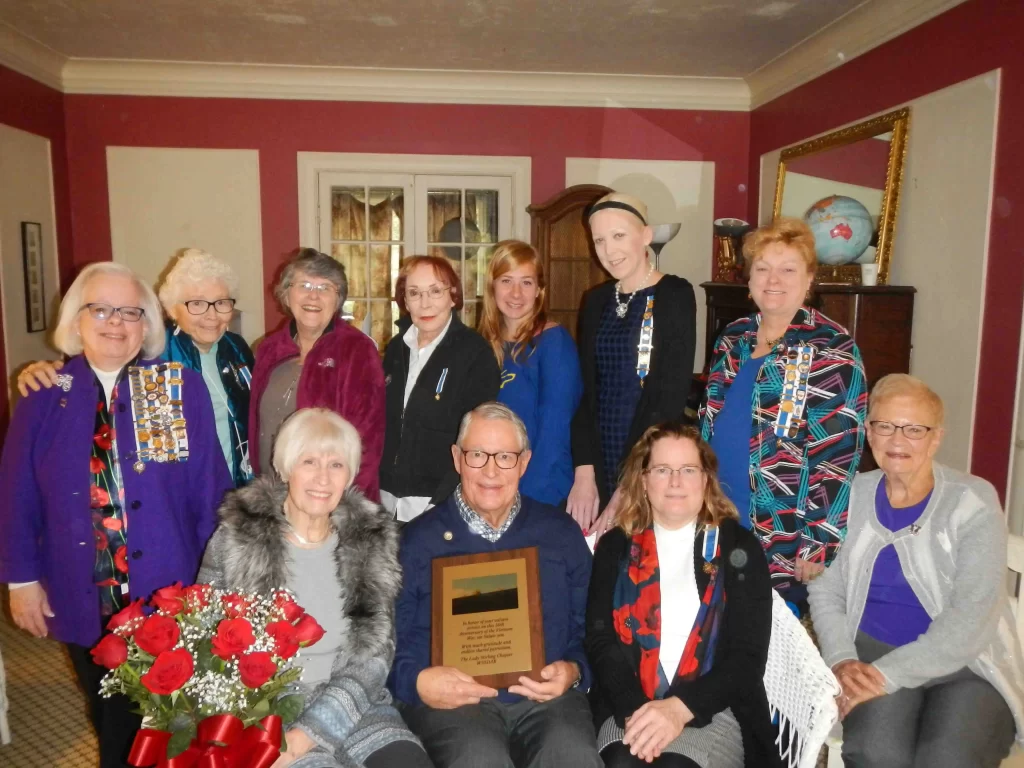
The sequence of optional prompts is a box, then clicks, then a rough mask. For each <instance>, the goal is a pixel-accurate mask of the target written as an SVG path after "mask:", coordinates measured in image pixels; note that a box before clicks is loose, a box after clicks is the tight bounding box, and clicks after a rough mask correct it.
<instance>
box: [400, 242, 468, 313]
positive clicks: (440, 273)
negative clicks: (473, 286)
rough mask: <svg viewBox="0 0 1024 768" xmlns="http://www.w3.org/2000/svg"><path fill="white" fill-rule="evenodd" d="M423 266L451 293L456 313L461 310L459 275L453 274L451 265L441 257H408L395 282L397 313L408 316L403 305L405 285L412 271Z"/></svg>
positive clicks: (406, 308)
mask: <svg viewBox="0 0 1024 768" xmlns="http://www.w3.org/2000/svg"><path fill="white" fill-rule="evenodd" d="M423 264H427V265H429V266H431V267H433V268H434V275H435V276H436V277H437V279H438V280H439V281H440V282H441V283H442V284H443V285H444V286H445V287H446V288H448V289H449V290H450V291H451V294H452V301H453V302H454V303H455V309H456V311H458V310H461V309H462V281H461V280H459V275H458V274H457V273H456V272H455V268H454V267H453V266H452V263H451V262H450V261H448V259H446V258H444V257H443V256H410V257H409V258H407V259H406V260H405V261H403V262H402V267H401V269H399V270H398V279H397V280H396V281H395V301H396V302H397V303H398V311H399V312H401V313H402V314H403V315H407V314H409V308H408V307H407V306H406V305H405V284H406V282H408V280H409V275H410V274H411V273H412V271H413V270H414V269H416V267H419V266H421V265H423Z"/></svg>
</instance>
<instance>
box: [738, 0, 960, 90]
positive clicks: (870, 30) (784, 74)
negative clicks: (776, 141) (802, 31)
mask: <svg viewBox="0 0 1024 768" xmlns="http://www.w3.org/2000/svg"><path fill="white" fill-rule="evenodd" d="M962 2H964V0H868V2H866V3H864V4H863V5H859V6H857V7H856V8H854V9H853V10H852V11H850V12H849V13H847V14H845V15H844V16H842V17H840V18H838V19H836V20H835V21H834V22H832V23H831V24H829V25H828V26H827V27H825V28H824V29H822V30H821V31H820V32H817V33H815V34H814V35H812V36H811V37H809V38H807V39H806V40H803V41H801V42H800V43H797V45H795V46H794V47H793V48H791V49H789V50H788V51H786V52H785V53H783V54H782V55H781V56H778V57H776V58H775V59H773V60H772V61H770V62H768V63H767V64H765V65H764V66H763V67H761V68H760V69H758V70H757V71H755V72H753V73H752V74H750V75H748V76H747V78H746V80H747V83H748V84H749V85H750V97H751V98H750V101H751V109H756V108H757V107H760V106H761V105H763V104H767V103H768V102H769V101H771V100H773V99H776V98H778V97H779V96H782V95H783V94H785V93H788V92H789V91H791V90H793V89H794V88H797V87H799V86H801V85H803V84H804V83H807V82H810V81H811V80H813V79H814V78H816V77H820V76H821V75H823V74H825V73H826V72H829V71H831V70H833V69H835V68H836V67H839V66H841V65H842V64H844V63H845V62H847V61H849V60H850V59H853V58H855V57H857V56H860V55H861V54H863V53H867V52H868V51H870V50H871V49H872V48H876V47H878V46H879V45H882V44H883V43H885V42H888V41H889V40H892V39H893V38H895V37H898V36H899V35H902V34H903V33H904V32H907V31H908V30H910V29H913V28H914V27H916V26H918V25H920V24H923V23H924V22H926V21H928V20H929V19H931V18H934V17H935V16H938V15H939V14H940V13H944V12H945V11H948V10H949V9H950V8H953V7H954V6H957V5H960V3H962Z"/></svg>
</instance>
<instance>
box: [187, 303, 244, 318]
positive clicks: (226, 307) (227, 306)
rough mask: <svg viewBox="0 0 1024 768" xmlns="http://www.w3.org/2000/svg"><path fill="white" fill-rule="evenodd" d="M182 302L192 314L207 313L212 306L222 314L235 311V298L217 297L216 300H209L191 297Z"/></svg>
mask: <svg viewBox="0 0 1024 768" xmlns="http://www.w3.org/2000/svg"><path fill="white" fill-rule="evenodd" d="M182 303H183V304H184V305H185V309H187V310H188V313H189V314H190V315H205V314H206V312H207V310H208V309H209V308H210V307H213V308H214V309H215V310H216V311H217V312H219V313H220V314H222V315H226V314H228V313H229V312H234V311H235V300H234V299H217V300H216V301H207V300H206V299H189V300H188V301H184V302H182Z"/></svg>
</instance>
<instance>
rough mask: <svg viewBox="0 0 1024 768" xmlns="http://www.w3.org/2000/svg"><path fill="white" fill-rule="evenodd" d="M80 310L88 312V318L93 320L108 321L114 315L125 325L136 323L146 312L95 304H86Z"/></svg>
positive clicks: (140, 309) (134, 308)
mask: <svg viewBox="0 0 1024 768" xmlns="http://www.w3.org/2000/svg"><path fill="white" fill-rule="evenodd" d="M82 309H84V310H86V311H88V313H89V317H91V318H92V319H93V320H109V319H110V318H111V317H113V316H114V315H115V314H116V315H117V316H118V317H120V318H121V319H122V320H124V321H125V322H126V323H137V322H139V320H141V319H142V316H143V315H144V314H146V310H144V309H143V308H142V307H112V306H110V305H109V304H99V303H96V302H93V303H91V304H86V305H85V306H84V307H82ZM79 311H81V310H79Z"/></svg>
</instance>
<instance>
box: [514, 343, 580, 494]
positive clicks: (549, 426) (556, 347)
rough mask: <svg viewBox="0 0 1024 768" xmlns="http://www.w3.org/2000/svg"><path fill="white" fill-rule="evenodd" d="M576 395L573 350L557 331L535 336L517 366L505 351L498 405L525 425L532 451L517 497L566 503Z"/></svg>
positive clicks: (576, 370) (577, 363)
mask: <svg viewBox="0 0 1024 768" xmlns="http://www.w3.org/2000/svg"><path fill="white" fill-rule="evenodd" d="M582 395H583V377H582V375H581V374H580V360H579V355H578V354H577V352H576V344H575V343H574V342H573V340H572V336H570V335H569V332H568V331H567V330H565V328H563V327H562V326H560V325H556V326H554V327H553V328H548V329H547V330H546V331H543V332H542V333H541V334H540V335H538V336H536V337H535V338H534V339H533V346H532V347H529V348H527V349H524V350H522V351H521V352H520V353H519V361H518V362H515V361H513V360H512V356H511V355H510V354H509V353H508V349H507V348H506V351H505V361H504V365H503V370H502V372H501V391H500V392H498V400H499V402H502V403H504V404H505V405H507V406H508V407H509V408H511V409H512V410H513V411H515V412H516V415H518V416H519V418H521V419H522V420H523V422H524V423H525V424H526V434H527V435H528V436H529V438H530V448H531V449H532V450H533V458H532V459H531V460H530V466H529V468H528V469H527V470H526V474H525V475H524V476H523V479H522V480H521V481H520V483H519V490H520V492H522V494H523V495H525V496H529V497H530V498H533V499H537V500H538V501H543V502H544V503H545V504H553V505H556V506H557V505H559V504H561V503H562V502H563V501H565V500H566V498H568V496H569V491H570V489H571V488H572V483H573V479H574V478H575V475H574V472H573V464H572V448H571V445H570V437H571V435H570V430H569V427H570V424H571V422H572V417H573V414H574V413H576V407H577V406H578V405H579V404H580V397H582Z"/></svg>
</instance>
